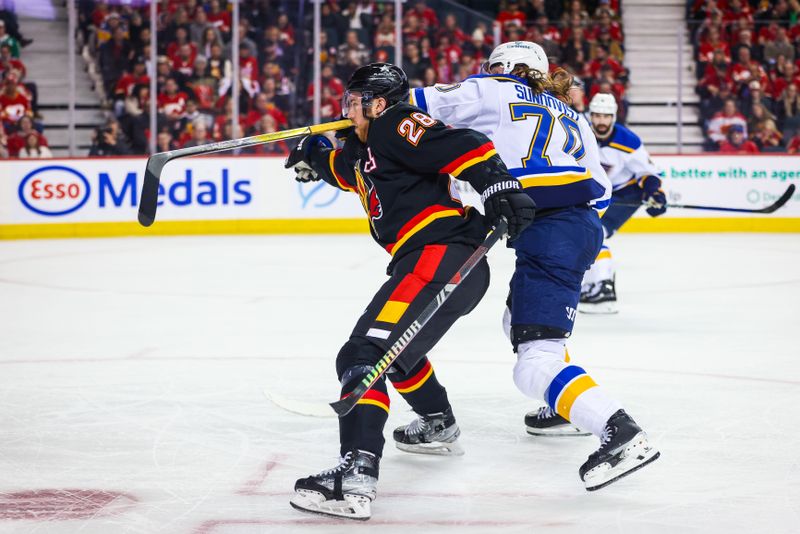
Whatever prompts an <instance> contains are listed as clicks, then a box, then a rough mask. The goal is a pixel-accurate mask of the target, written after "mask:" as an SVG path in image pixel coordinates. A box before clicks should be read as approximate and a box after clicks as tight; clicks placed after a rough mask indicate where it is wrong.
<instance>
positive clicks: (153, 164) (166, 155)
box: [139, 119, 353, 226]
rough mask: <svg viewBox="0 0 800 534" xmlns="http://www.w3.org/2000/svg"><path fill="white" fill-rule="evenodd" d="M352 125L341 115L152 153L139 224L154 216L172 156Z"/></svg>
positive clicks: (192, 154)
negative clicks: (216, 141) (337, 118)
mask: <svg viewBox="0 0 800 534" xmlns="http://www.w3.org/2000/svg"><path fill="white" fill-rule="evenodd" d="M352 125H353V123H352V122H351V121H350V120H349V119H345V120H341V121H334V122H325V123H322V124H315V125H313V126H304V127H302V128H294V129H292V130H284V131H282V132H272V133H265V134H259V135H253V136H250V137H242V138H240V139H230V140H228V141H220V142H218V143H209V144H207V145H200V146H192V147H187V148H179V149H177V150H169V151H167V152H159V153H157V154H153V155H152V156H150V157H149V158H147V167H146V168H145V171H144V183H143V184H142V198H141V200H140V201H139V224H141V225H142V226H150V225H151V224H153V221H154V220H155V219H156V208H157V207H158V184H159V182H160V181H161V171H162V170H164V165H166V164H167V163H169V162H170V161H172V160H174V159H178V158H185V157H187V156H201V155H204V154H212V153H214V152H222V151H224V150H234V149H237V148H246V147H249V146H254V145H263V144H264V143H273V142H275V141H282V140H284V139H291V138H293V137H300V136H303V135H312V134H318V133H323V132H330V131H333V130H343V129H345V128H349V127H350V126H352Z"/></svg>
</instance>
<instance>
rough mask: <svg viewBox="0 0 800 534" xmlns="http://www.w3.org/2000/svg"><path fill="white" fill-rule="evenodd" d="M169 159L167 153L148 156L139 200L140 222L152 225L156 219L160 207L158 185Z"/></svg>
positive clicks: (143, 224) (144, 224)
mask: <svg viewBox="0 0 800 534" xmlns="http://www.w3.org/2000/svg"><path fill="white" fill-rule="evenodd" d="M168 160H169V157H168V156H167V153H164V152H161V153H159V154H153V155H152V156H150V157H149V158H147V167H146V168H145V171H144V183H142V196H141V199H140V200H139V215H138V219H139V224H141V225H142V226H145V227H147V226H150V225H151V224H153V222H154V221H155V220H156V209H157V208H158V185H159V183H160V182H161V171H162V170H163V169H164V165H165V164H166V163H167V161H168Z"/></svg>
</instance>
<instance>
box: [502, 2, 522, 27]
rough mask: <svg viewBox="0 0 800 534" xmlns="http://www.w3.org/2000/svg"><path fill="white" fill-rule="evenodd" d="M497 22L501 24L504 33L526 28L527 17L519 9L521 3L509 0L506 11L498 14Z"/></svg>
mask: <svg viewBox="0 0 800 534" xmlns="http://www.w3.org/2000/svg"><path fill="white" fill-rule="evenodd" d="M495 20H496V21H497V22H499V23H500V26H501V27H502V28H503V31H504V32H508V30H509V29H511V28H524V27H525V21H526V17H525V13H524V12H523V11H522V10H521V9H520V8H519V1H518V0H509V2H508V6H507V7H506V9H504V10H503V11H501V12H500V13H498V15H497V18H496V19H495Z"/></svg>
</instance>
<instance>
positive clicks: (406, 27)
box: [403, 11, 428, 42]
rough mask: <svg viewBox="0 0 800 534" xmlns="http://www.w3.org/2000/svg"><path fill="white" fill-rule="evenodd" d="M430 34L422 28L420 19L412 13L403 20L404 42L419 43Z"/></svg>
mask: <svg viewBox="0 0 800 534" xmlns="http://www.w3.org/2000/svg"><path fill="white" fill-rule="evenodd" d="M427 36H428V32H426V31H425V29H424V28H423V27H422V23H421V22H420V20H419V17H418V16H416V15H415V14H414V12H413V11H412V12H411V13H410V14H407V15H406V16H405V17H404V20H403V41H404V42H410V41H419V40H420V39H422V38H423V37H427Z"/></svg>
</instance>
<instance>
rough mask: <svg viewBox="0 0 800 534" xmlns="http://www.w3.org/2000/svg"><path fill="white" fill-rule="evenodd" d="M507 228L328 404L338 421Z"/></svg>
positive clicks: (474, 255) (504, 225)
mask: <svg viewBox="0 0 800 534" xmlns="http://www.w3.org/2000/svg"><path fill="white" fill-rule="evenodd" d="M507 228H508V222H507V221H506V220H505V219H503V220H502V221H501V222H500V223H499V224H498V225H497V226H496V227H495V228H494V229H493V230H492V231H491V232H489V235H487V236H486V239H484V241H483V243H481V245H480V246H479V247H478V248H477V249H475V252H473V253H472V255H470V257H469V258H467V261H465V262H464V264H463V265H462V266H461V267H460V268H459V269H458V271H457V272H456V274H454V275H453V277H452V278H450V280H449V281H448V282H447V283H446V284H445V285H444V287H443V288H442V289H441V291H439V293H437V294H436V296H435V297H434V299H433V300H432V301H431V302H430V303H429V304H428V305H427V306H426V307H425V309H424V310H422V312H421V313H420V314H419V317H417V318H416V319H415V320H414V321H413V322H412V323H411V326H409V327H408V328H407V329H406V331H405V332H403V333H402V334H401V335H400V338H399V339H398V340H397V341H395V343H394V344H393V345H392V346H391V348H390V349H389V350H388V352H386V354H384V355H383V357H382V358H381V359H380V360H378V363H376V364H375V366H374V367H373V368H372V369H371V370H370V372H369V373H367V376H365V377H364V379H363V380H362V381H361V382H359V384H358V385H357V386H356V388H355V389H354V390H353V391H352V392H351V393H350V394H349V395H347V396H346V397H344V398H343V399H340V400H338V401H336V402H332V403H331V408H333V410H334V411H335V412H336V413H337V414H339V416H340V417H342V416H345V415H347V414H348V413H350V410H352V409H353V408H354V407H355V405H356V404H357V403H358V401H359V400H361V398H363V397H364V395H365V394H366V393H367V391H369V390H370V389H371V388H372V386H374V385H375V383H376V382H377V381H378V380H379V379H380V378H381V377H382V376H383V375H384V373H386V371H387V370H388V369H389V367H390V366H391V365H392V364H393V363H394V362H395V360H397V358H399V357H400V355H401V354H402V353H403V351H404V350H405V349H406V347H408V345H409V344H410V343H411V341H413V339H414V338H415V337H416V336H417V334H418V333H419V331H420V330H422V328H423V327H424V326H425V325H426V324H427V323H428V321H429V320H430V319H431V317H433V315H434V314H435V313H436V311H437V310H438V309H439V308H441V307H442V305H443V304H444V302H445V301H446V300H447V298H448V297H449V296H450V295H451V294H452V293H453V291H455V289H456V288H457V287H458V285H459V284H460V283H461V282H463V281H464V279H465V278H466V277H467V276H469V273H470V272H472V269H473V268H474V267H475V266H476V265H477V264H478V262H480V261H481V260H482V259H483V258H484V256H486V253H487V252H489V249H490V248H492V246H493V245H494V244H495V243H497V241H498V240H499V239H500V237H502V235H503V234H504V233H505V232H506V229H507Z"/></svg>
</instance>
